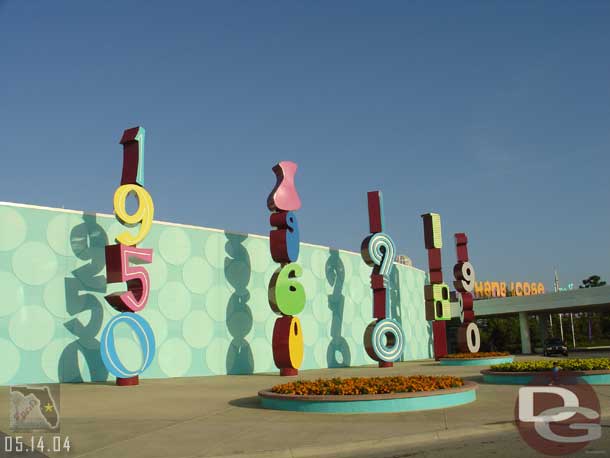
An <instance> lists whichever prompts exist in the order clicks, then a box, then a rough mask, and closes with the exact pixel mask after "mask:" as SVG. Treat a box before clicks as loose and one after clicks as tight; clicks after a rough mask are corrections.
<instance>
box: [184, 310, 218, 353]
mask: <svg viewBox="0 0 610 458" xmlns="http://www.w3.org/2000/svg"><path fill="white" fill-rule="evenodd" d="M182 335H183V336H184V340H186V343H188V344H189V345H190V346H191V347H193V348H205V346H206V345H207V344H208V343H210V340H212V336H213V335H214V322H213V321H212V319H211V318H210V316H209V315H208V314H207V313H205V312H204V311H203V310H195V311H193V312H191V313H189V314H188V315H187V316H186V318H185V319H184V321H183V322H182Z"/></svg>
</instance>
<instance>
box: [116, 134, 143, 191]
mask: <svg viewBox="0 0 610 458" xmlns="http://www.w3.org/2000/svg"><path fill="white" fill-rule="evenodd" d="M140 129H141V127H139V126H138V127H132V128H131V129H127V130H125V131H124V132H123V136H122V137H121V141H120V143H121V144H122V145H123V173H122V175H121V185H124V184H137V185H140V186H144V177H143V176H141V177H140V180H138V172H139V171H141V170H142V165H143V164H140V161H144V158H140V144H139V143H140V142H139V140H138V134H139V133H140ZM138 181H142V183H139V182H138Z"/></svg>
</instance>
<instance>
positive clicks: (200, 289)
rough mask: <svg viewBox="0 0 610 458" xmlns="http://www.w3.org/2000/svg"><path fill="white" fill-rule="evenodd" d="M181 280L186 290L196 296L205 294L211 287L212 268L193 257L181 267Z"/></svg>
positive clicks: (212, 278) (203, 260)
mask: <svg viewBox="0 0 610 458" xmlns="http://www.w3.org/2000/svg"><path fill="white" fill-rule="evenodd" d="M182 279H183V280H184V284H185V285H186V287H187V288H188V289H190V290H191V291H192V292H193V293H196V294H205V292H206V291H207V290H208V288H209V287H210V286H211V285H212V281H213V280H214V276H212V268H211V267H210V265H209V264H208V263H207V262H206V260H205V259H203V258H202V257H199V256H193V257H192V258H189V260H188V261H186V262H185V263H184V266H183V267H182Z"/></svg>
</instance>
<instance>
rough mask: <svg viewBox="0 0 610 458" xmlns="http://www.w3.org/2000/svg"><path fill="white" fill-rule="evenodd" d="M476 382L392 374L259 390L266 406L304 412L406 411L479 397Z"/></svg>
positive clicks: (293, 384) (298, 383) (456, 403)
mask: <svg viewBox="0 0 610 458" xmlns="http://www.w3.org/2000/svg"><path fill="white" fill-rule="evenodd" d="M476 388H477V384H476V383H474V382H467V381H464V380H462V379H461V378H459V377H453V376H449V375H443V376H438V377H435V376H427V375H414V376H408V377H405V376H390V377H351V378H332V379H318V380H297V381H294V382H289V383H284V384H281V385H276V386H274V387H273V388H271V389H269V390H264V391H260V392H259V393H258V394H259V397H260V399H261V403H262V405H263V407H266V408H270V409H279V410H296V411H304V412H326V413H328V412H334V413H362V412H405V411H414V410H427V409H439V408H446V407H452V406H455V405H461V404H466V403H469V402H472V401H474V400H475V399H476V391H475V390H476Z"/></svg>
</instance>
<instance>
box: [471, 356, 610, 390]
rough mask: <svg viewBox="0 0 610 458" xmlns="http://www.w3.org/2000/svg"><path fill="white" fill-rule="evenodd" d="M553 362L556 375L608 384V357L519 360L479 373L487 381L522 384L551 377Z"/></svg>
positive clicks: (609, 374) (609, 371) (609, 378)
mask: <svg viewBox="0 0 610 458" xmlns="http://www.w3.org/2000/svg"><path fill="white" fill-rule="evenodd" d="M554 364H557V366H558V367H559V372H558V374H557V376H558V377H579V378H582V379H583V380H585V381H586V382H588V383H590V384H593V385H608V384H610V358H587V359H561V360H558V361H555V362H554V361H549V360H539V361H519V362H516V363H510V364H498V365H494V366H491V368H490V369H489V370H484V371H481V373H482V374H483V381H484V382H487V383H500V384H509V385H523V384H527V383H529V382H531V381H532V380H533V379H534V377H539V376H541V375H545V376H548V377H550V378H552V377H553V372H552V371H553V367H554Z"/></svg>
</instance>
